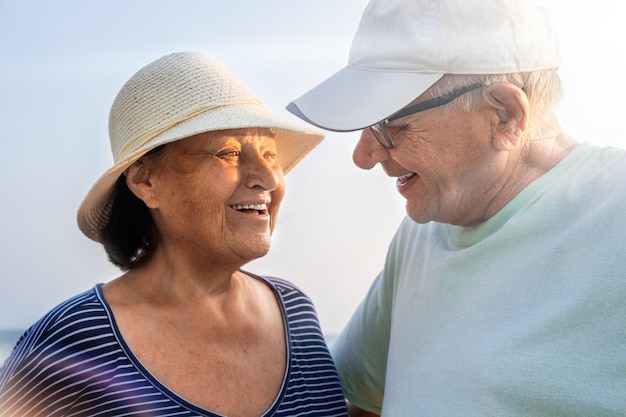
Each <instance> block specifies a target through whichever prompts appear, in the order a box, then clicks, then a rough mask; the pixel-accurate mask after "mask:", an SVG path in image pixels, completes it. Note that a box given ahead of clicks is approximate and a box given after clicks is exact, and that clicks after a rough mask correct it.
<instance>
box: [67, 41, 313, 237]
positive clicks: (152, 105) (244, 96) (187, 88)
mask: <svg viewBox="0 0 626 417" xmlns="http://www.w3.org/2000/svg"><path fill="white" fill-rule="evenodd" d="M246 127H266V128H273V129H275V130H276V132H277V134H276V143H277V152H278V160H279V162H280V164H281V166H282V168H283V171H284V172H285V173H287V172H288V171H289V170H291V168H293V167H294V166H295V165H296V164H297V163H298V162H299V161H300V160H301V159H302V158H303V157H304V156H305V155H306V154H307V153H308V152H309V151H311V149H313V148H314V147H315V146H316V145H317V144H318V143H319V142H320V141H321V140H322V138H323V135H322V134H321V133H318V132H312V131H307V130H305V129H303V128H301V127H299V126H298V125H296V124H293V123H290V122H288V121H285V120H282V119H281V118H279V117H277V116H275V115H273V114H272V113H270V112H269V111H268V110H267V109H266V108H265V106H264V105H263V103H262V102H261V101H260V100H259V99H258V98H256V97H255V96H254V95H253V94H252V93H251V92H250V91H249V90H248V89H247V88H246V87H245V85H244V84H243V83H242V82H241V81H240V80H239V79H238V78H237V77H236V76H235V75H234V74H233V73H232V72H231V71H230V70H228V69H227V68H226V67H224V66H223V65H221V64H220V63H218V62H217V61H215V60H213V59H212V58H210V57H208V56H207V55H204V54H202V53H198V52H179V53H174V54H170V55H167V56H164V57H162V58H160V59H158V60H156V61H154V62H152V63H151V64H149V65H147V66H146V67H144V68H142V69H141V70H139V71H138V72H137V73H136V74H135V75H134V76H133V77H132V78H131V79H130V80H128V82H127V83H126V84H125V85H124V86H123V87H122V89H121V91H120V92H119V94H118V95H117V97H116V98H115V101H114V102H113V106H112V107H111V112H110V115H109V138H110V142H111V151H112V153H113V159H114V166H113V167H112V168H110V169H109V170H108V171H107V172H106V173H105V174H104V175H102V176H101V177H100V178H99V179H98V181H96V183H95V184H94V185H93V187H92V188H91V189H90V190H89V192H88V193H87V196H86V197H85V199H84V200H83V202H82V203H81V205H80V207H79V209H78V216H77V220H78V226H79V228H80V230H81V231H82V232H83V233H84V234H85V235H86V236H87V237H89V238H90V239H92V240H95V241H97V242H101V236H100V235H101V229H102V227H103V225H104V224H105V223H106V221H107V220H108V215H109V209H110V206H111V203H112V202H111V192H112V189H113V185H114V184H115V181H116V180H117V179H118V178H119V176H120V175H121V174H122V173H123V172H124V171H125V170H126V168H128V167H129V166H130V165H131V164H132V163H134V162H135V161H136V160H137V159H139V158H140V157H141V156H143V155H144V154H145V153H146V152H148V151H150V150H151V149H154V148H155V147H157V146H160V145H162V144H165V143H169V142H173V141H176V140H180V139H183V138H186V137H189V136H193V135H196V134H199V133H203V132H209V131H214V130H225V129H237V128H246Z"/></svg>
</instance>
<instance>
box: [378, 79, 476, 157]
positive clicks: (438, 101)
mask: <svg viewBox="0 0 626 417" xmlns="http://www.w3.org/2000/svg"><path fill="white" fill-rule="evenodd" d="M482 86H483V84H472V85H469V86H467V87H462V88H458V89H456V90H452V91H450V92H449V93H446V94H443V95H441V96H439V97H435V98H431V99H430V100H426V101H423V102H421V103H418V104H416V105H414V106H411V107H407V108H404V109H402V110H400V111H399V112H397V113H395V114H393V115H391V116H389V117H388V118H387V119H385V120H383V121H382V122H378V123H376V124H375V125H372V126H370V130H371V131H372V134H373V135H374V137H375V138H376V140H377V141H378V143H380V146H382V147H383V148H385V149H392V148H393V142H392V141H391V137H390V136H389V133H387V129H385V125H386V124H387V123H389V122H391V121H393V120H397V119H400V118H402V117H406V116H410V115H411V114H415V113H419V112H421V111H424V110H429V109H433V108H435V107H439V106H443V105H444V104H448V103H449V102H451V101H452V100H454V99H455V98H457V97H459V96H460V95H463V94H465V93H467V92H470V91H472V90H475V89H477V88H479V87H482Z"/></svg>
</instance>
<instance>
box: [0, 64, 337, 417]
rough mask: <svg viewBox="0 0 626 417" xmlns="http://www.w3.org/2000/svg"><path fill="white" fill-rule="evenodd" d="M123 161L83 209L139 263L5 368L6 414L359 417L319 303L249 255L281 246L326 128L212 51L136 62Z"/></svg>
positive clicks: (86, 228)
mask: <svg viewBox="0 0 626 417" xmlns="http://www.w3.org/2000/svg"><path fill="white" fill-rule="evenodd" d="M110 139H111V146H112V150H113V154H114V157H115V165H114V166H113V168H111V169H110V170H109V171H107V172H106V173H105V174H104V175H103V176H102V177H101V178H100V179H99V180H98V181H97V182H96V184H95V185H94V186H93V187H92V189H91V190H90V191H89V193H88V194H87V196H86V198H85V199H84V201H83V203H82V205H81V206H80V208H79V211H78V224H79V227H80V229H81V230H82V231H83V233H84V234H85V235H86V236H87V237H89V238H91V239H93V240H95V241H97V242H101V243H102V244H103V245H104V248H105V250H106V252H107V254H108V256H109V259H110V260H111V261H112V262H113V263H114V264H116V265H117V266H119V267H120V268H121V269H122V271H124V274H123V275H122V276H120V277H119V278H117V279H115V280H113V281H111V282H108V283H106V284H104V285H102V284H101V285H97V286H96V287H95V288H93V289H92V290H90V291H87V292H85V293H83V294H80V295H77V296H75V297H73V298H71V299H69V300H68V301H66V302H64V303H62V304H61V305H59V306H58V307H56V308H55V309H53V310H52V311H51V312H49V313H48V314H46V315H45V316H44V317H43V318H42V319H41V320H40V321H38V322H37V323H36V324H34V325H33V326H32V327H31V328H30V329H29V330H28V331H27V332H26V333H25V334H24V336H23V337H22V338H21V339H20V341H19V342H18V344H17V346H16V347H15V349H14V351H13V353H12V354H11V356H10V357H9V358H8V359H7V361H6V362H5V364H4V366H3V367H2V368H1V370H0V414H1V415H2V416H35V415H39V416H44V415H46V416H49V415H53V416H70V415H71V416H98V415H106V416H122V415H124V416H128V415H142V416H144V415H150V416H166V415H167V416H172V415H176V416H215V415H225V416H261V415H263V416H283V415H284V416H300V415H316V416H319V415H323V416H345V415H347V412H346V406H345V402H344V400H343V395H342V393H341V388H340V386H339V383H338V378H337V375H336V371H335V367H334V365H333V362H332V360H331V358H330V355H329V353H328V349H327V347H326V345H325V343H324V339H323V337H322V334H321V331H320V328H319V323H318V321H317V317H316V314H315V310H314V308H313V305H312V303H311V301H310V300H309V299H308V298H307V297H306V296H305V295H304V294H302V292H300V291H299V290H298V289H297V288H296V287H294V286H293V285H292V284H290V283H288V282H286V281H283V280H280V279H276V278H267V277H260V276H256V275H253V274H251V273H248V272H244V271H242V270H241V269H240V268H241V267H242V266H243V265H245V264H246V263H247V262H249V261H251V260H253V259H256V258H259V257H261V256H263V255H265V254H266V253H267V251H268V250H269V247H270V237H271V234H272V230H273V228H274V226H275V224H276V216H277V214H278V209H279V207H280V203H281V200H282V198H283V195H284V191H285V184H284V178H283V172H287V171H288V170H290V169H291V168H292V167H293V166H294V165H295V164H296V163H297V162H298V161H299V160H300V159H301V158H302V157H303V156H304V155H305V154H306V153H307V152H309V151H310V150H311V149H312V148H313V147H314V146H315V145H317V144H318V143H319V142H320V140H321V139H322V136H321V135H320V134H317V133H313V132H307V131H304V130H302V129H301V128H299V127H297V126H294V125H292V124H290V123H287V122H285V121H283V120H280V119H278V118H277V117H275V116H273V115H272V114H270V113H269V112H268V111H267V110H266V109H265V107H264V106H263V104H262V103H261V102H260V101H259V100H258V99H256V98H255V97H254V96H253V95H252V94H251V93H250V92H249V91H248V90H247V89H246V88H245V87H244V86H243V85H242V84H241V82H240V81H239V80H238V79H237V78H235V77H234V76H233V75H232V74H231V73H230V72H229V71H228V70H227V69H225V68H224V67H223V66H221V65H220V64H218V63H216V62H214V61H213V60H211V59H210V58H209V57H207V56H205V55H203V54H199V53H175V54H171V55H168V56H165V57H163V58H161V59H159V60H157V61H155V62H153V63H151V64H149V65H148V66H146V67H145V68H143V69H141V70H140V71H139V72H138V73H137V74H135V75H134V76H133V77H132V78H131V79H130V80H129V81H128V82H127V83H126V85H125V86H124V87H123V88H122V90H121V91H120V93H119V94H118V96H117V98H116V99H115V102H114V103H113V107H112V109H111V115H110Z"/></svg>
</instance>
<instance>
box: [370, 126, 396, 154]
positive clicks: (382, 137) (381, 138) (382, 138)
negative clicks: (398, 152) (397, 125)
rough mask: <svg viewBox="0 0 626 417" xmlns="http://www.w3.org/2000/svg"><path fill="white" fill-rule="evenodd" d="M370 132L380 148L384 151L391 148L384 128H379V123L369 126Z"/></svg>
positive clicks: (391, 145)
mask: <svg viewBox="0 0 626 417" xmlns="http://www.w3.org/2000/svg"><path fill="white" fill-rule="evenodd" d="M370 130H371V131H372V134H373V135H374V137H375V138H376V140H377V141H378V143H379V144H380V146H382V147H383V148H385V149H391V148H393V144H392V143H391V139H389V137H388V135H387V132H385V128H384V127H383V126H381V124H380V123H377V124H375V125H373V126H370Z"/></svg>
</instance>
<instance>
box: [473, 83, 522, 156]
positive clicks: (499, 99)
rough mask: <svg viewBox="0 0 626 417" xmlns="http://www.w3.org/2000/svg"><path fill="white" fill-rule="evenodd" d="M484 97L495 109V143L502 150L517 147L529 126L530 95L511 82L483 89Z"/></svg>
mask: <svg viewBox="0 0 626 417" xmlns="http://www.w3.org/2000/svg"><path fill="white" fill-rule="evenodd" d="M483 98H484V99H485V101H486V102H487V103H488V104H489V105H490V106H491V107H492V108H493V109H494V110H495V114H496V125H495V126H494V127H495V129H494V133H495V134H494V137H493V139H492V140H493V145H494V146H495V147H496V149H498V150H501V151H508V150H511V149H513V148H515V147H516V146H517V145H518V144H519V143H520V141H521V139H522V136H523V134H524V132H525V131H526V128H527V126H528V116H529V111H530V110H529V109H530V105H529V103H528V97H526V94H525V93H524V92H523V91H522V90H521V89H520V88H519V87H517V86H515V85H513V84H510V83H504V82H500V83H494V84H491V85H488V86H487V87H485V88H484V89H483Z"/></svg>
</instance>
